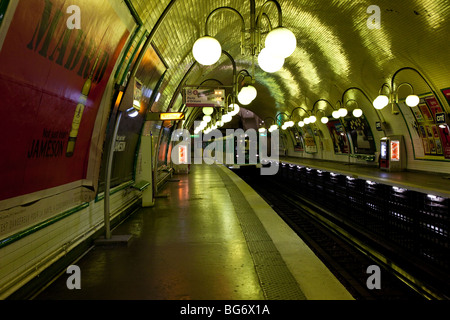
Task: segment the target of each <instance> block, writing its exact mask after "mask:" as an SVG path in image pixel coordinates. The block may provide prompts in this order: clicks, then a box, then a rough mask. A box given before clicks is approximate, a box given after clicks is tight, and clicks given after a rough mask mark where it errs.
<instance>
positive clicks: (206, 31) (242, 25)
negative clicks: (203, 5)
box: [205, 6, 245, 36]
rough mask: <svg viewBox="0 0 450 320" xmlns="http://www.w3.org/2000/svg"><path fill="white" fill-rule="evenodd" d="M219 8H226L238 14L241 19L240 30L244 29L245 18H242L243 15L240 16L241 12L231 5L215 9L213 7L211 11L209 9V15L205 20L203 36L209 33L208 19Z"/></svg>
mask: <svg viewBox="0 0 450 320" xmlns="http://www.w3.org/2000/svg"><path fill="white" fill-rule="evenodd" d="M220 10H228V11H231V12H233V13H235V14H237V15H238V16H239V18H240V20H241V32H244V31H245V20H244V17H243V16H242V14H241V13H240V12H239V11H237V10H236V9H234V8H232V7H227V6H225V7H219V8H216V9H214V10H213V11H211V12H210V13H209V15H208V17H207V18H206V21H205V36H210V34H209V32H208V22H209V19H211V18H212V17H213V16H214V15H215V14H216V13H217V12H219V11H220Z"/></svg>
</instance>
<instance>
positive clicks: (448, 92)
mask: <svg viewBox="0 0 450 320" xmlns="http://www.w3.org/2000/svg"><path fill="white" fill-rule="evenodd" d="M441 91H442V94H443V95H444V96H445V98H446V99H447V103H448V104H449V105H450V88H446V89H442V90H441Z"/></svg>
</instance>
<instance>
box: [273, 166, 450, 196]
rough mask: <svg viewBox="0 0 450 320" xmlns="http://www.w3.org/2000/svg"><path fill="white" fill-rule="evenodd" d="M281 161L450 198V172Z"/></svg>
mask: <svg viewBox="0 0 450 320" xmlns="http://www.w3.org/2000/svg"><path fill="white" fill-rule="evenodd" d="M279 161H280V162H281V163H285V164H291V165H299V166H306V167H310V168H313V169H318V170H323V171H328V172H333V173H336V174H342V175H347V176H351V177H353V178H359V179H363V180H370V181H373V182H377V183H381V184H385V185H390V186H396V187H399V188H405V189H409V190H413V191H417V192H421V193H425V194H432V195H435V196H440V197H444V198H450V174H442V173H434V172H419V171H393V172H388V171H383V170H380V169H379V168H377V167H374V166H369V165H363V164H356V163H346V162H336V161H327V160H318V159H306V158H296V157H280V158H279Z"/></svg>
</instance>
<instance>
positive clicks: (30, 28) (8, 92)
mask: <svg viewBox="0 0 450 320" xmlns="http://www.w3.org/2000/svg"><path fill="white" fill-rule="evenodd" d="M69 6H77V7H79V8H80V13H81V25H80V28H79V29H77V28H69V24H68V23H67V21H68V19H69V18H70V17H71V14H70V13H69V14H68V13H67V8H68V7H69ZM2 27H3V26H2ZM6 27H8V30H7V33H6V37H5V40H4V43H3V46H2V48H1V51H0V61H1V64H0V96H1V97H2V99H0V109H1V110H2V117H1V118H0V130H1V134H2V138H3V139H2V145H3V150H4V151H5V152H4V153H3V156H2V157H1V158H0V159H1V160H0V167H1V168H2V169H1V171H0V181H1V182H2V183H1V187H0V201H1V200H4V199H9V198H12V197H16V196H20V195H24V194H29V193H33V192H36V191H40V190H45V189H49V188H54V187H57V186H61V185H65V184H69V183H72V182H75V181H80V180H83V179H86V178H87V177H86V171H87V166H88V159H89V149H90V144H91V137H92V132H93V129H94V123H95V120H96V116H97V112H98V109H99V106H100V101H101V99H102V97H103V93H104V90H105V88H106V84H107V82H108V80H109V78H110V74H111V72H112V70H113V68H114V65H115V63H116V61H117V58H118V56H119V54H120V51H121V49H122V47H123V45H124V44H125V41H126V39H127V37H128V35H129V32H128V30H127V27H126V26H125V24H123V23H122V21H121V19H120V18H119V17H118V16H117V14H116V12H115V11H114V9H113V8H112V7H111V6H110V4H109V1H108V0H97V1H91V0H70V1H66V0H27V1H19V3H18V5H17V8H16V10H15V12H14V16H13V19H12V21H11V23H10V24H9V25H8V26H6Z"/></svg>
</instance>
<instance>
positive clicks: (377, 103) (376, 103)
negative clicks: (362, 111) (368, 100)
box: [373, 95, 389, 110]
mask: <svg viewBox="0 0 450 320" xmlns="http://www.w3.org/2000/svg"><path fill="white" fill-rule="evenodd" d="M388 104H389V97H388V96H386V95H379V96H378V97H376V99H375V100H373V107H374V108H375V109H377V110H381V109H383V108H384V107H386V106H387V105H388Z"/></svg>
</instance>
